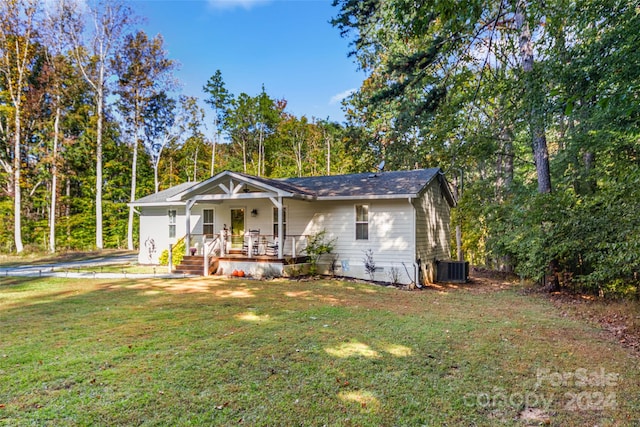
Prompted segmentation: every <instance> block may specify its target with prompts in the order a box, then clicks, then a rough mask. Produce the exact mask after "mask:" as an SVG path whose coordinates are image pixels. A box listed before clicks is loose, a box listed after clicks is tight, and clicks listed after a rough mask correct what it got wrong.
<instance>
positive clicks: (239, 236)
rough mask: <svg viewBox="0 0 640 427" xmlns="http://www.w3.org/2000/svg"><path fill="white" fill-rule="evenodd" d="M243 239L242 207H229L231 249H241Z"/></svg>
mask: <svg viewBox="0 0 640 427" xmlns="http://www.w3.org/2000/svg"><path fill="white" fill-rule="evenodd" d="M243 241H244V208H233V209H231V249H240V250H241V249H242V242H243Z"/></svg>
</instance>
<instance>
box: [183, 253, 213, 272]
mask: <svg viewBox="0 0 640 427" xmlns="http://www.w3.org/2000/svg"><path fill="white" fill-rule="evenodd" d="M217 269H218V259H217V258H213V259H211V260H210V264H209V274H211V273H213V272H215V271H216V270H217ZM203 270H204V257H203V256H197V255H196V256H191V255H185V256H184V258H182V262H181V263H180V264H179V265H177V266H176V268H175V269H174V270H173V271H174V272H176V273H182V274H192V275H194V276H202V275H203V274H202V271H203Z"/></svg>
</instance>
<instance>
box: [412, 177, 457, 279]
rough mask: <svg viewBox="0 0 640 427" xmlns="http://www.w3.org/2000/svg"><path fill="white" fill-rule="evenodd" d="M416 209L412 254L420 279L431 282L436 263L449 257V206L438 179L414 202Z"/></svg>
mask: <svg viewBox="0 0 640 427" xmlns="http://www.w3.org/2000/svg"><path fill="white" fill-rule="evenodd" d="M414 205H415V207H416V253H417V258H418V259H420V261H421V270H422V277H423V279H424V280H425V281H426V282H429V283H432V282H434V280H435V274H436V272H435V268H436V263H435V261H436V260H445V259H449V258H450V257H451V255H450V253H451V245H450V240H449V239H450V237H451V236H450V218H451V207H450V205H449V203H448V202H447V200H446V199H445V198H444V196H443V194H442V190H441V188H440V184H439V182H438V180H433V181H432V182H431V184H430V185H429V187H428V188H427V190H426V191H425V192H424V194H422V196H421V197H420V198H418V199H416V200H415V201H414Z"/></svg>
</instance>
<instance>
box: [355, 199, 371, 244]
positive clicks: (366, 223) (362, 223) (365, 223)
mask: <svg viewBox="0 0 640 427" xmlns="http://www.w3.org/2000/svg"><path fill="white" fill-rule="evenodd" d="M359 208H365V212H364V213H365V215H364V219H363V220H360V219H358V210H359ZM369 208H370V205H368V204H361V205H355V206H354V211H355V221H354V224H355V239H356V241H359V240H361V241H367V240H369V211H370V209H369ZM358 226H360V227H362V226H364V227H363V228H364V231H365V232H366V237H361V235H360V234H359V233H358V229H359V228H360V227H358Z"/></svg>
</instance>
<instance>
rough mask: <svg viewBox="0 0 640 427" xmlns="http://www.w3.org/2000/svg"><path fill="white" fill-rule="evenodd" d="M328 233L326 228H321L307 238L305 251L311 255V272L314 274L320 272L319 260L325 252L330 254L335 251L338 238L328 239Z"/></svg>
mask: <svg viewBox="0 0 640 427" xmlns="http://www.w3.org/2000/svg"><path fill="white" fill-rule="evenodd" d="M326 234H327V231H326V230H321V231H318V232H317V233H315V234H312V235H311V236H309V238H308V239H307V247H306V248H305V252H306V254H307V256H309V264H310V266H309V274H311V275H312V276H315V275H316V274H318V261H320V257H321V256H322V255H324V254H330V253H331V252H333V248H334V245H335V242H336V240H337V238H334V239H331V240H327V239H326Z"/></svg>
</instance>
